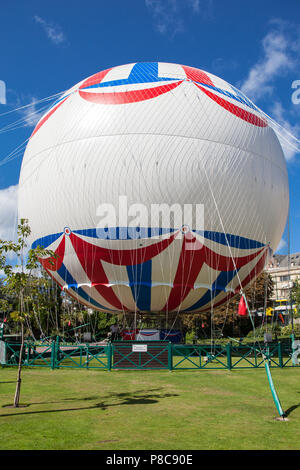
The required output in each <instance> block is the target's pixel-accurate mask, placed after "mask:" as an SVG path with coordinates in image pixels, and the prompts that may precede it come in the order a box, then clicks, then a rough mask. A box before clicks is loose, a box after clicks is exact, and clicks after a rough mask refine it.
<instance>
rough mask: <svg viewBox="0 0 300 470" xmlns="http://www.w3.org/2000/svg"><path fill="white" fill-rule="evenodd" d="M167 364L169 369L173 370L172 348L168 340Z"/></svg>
mask: <svg viewBox="0 0 300 470" xmlns="http://www.w3.org/2000/svg"><path fill="white" fill-rule="evenodd" d="M168 365H169V371H172V370H173V348H172V343H171V341H169V344H168Z"/></svg>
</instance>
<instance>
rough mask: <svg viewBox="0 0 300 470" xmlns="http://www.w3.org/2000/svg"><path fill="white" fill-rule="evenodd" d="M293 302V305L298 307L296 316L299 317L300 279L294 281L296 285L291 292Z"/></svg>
mask: <svg viewBox="0 0 300 470" xmlns="http://www.w3.org/2000/svg"><path fill="white" fill-rule="evenodd" d="M291 300H292V304H295V306H296V314H295V316H296V317H298V315H299V313H300V283H299V280H298V279H296V281H294V284H293V287H292V290H291Z"/></svg>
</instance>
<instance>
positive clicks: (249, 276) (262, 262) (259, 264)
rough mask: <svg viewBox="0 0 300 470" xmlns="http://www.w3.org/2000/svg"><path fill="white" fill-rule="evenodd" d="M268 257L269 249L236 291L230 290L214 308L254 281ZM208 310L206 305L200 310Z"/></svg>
mask: <svg viewBox="0 0 300 470" xmlns="http://www.w3.org/2000/svg"><path fill="white" fill-rule="evenodd" d="M266 257H267V250H266V251H265V253H264V254H263V255H262V257H261V258H260V259H259V261H258V262H257V264H256V265H255V266H254V268H253V269H252V270H251V271H250V273H249V274H248V276H246V277H245V279H244V280H243V281H242V282H241V285H239V286H238V287H237V288H236V289H235V292H230V293H229V294H228V295H226V297H225V298H224V299H222V300H220V301H219V302H217V303H215V304H214V308H216V307H219V306H220V305H222V304H224V303H225V302H227V301H228V300H230V299H231V298H232V297H234V296H235V295H236V294H238V293H239V292H240V290H241V287H245V286H246V285H247V284H249V282H251V281H252V279H254V278H255V277H257V276H258V275H259V274H260V273H261V271H262V270H263V269H264V266H265V260H266ZM209 308H210V307H209ZM206 310H208V307H204V308H203V309H201V310H199V312H205V311H206Z"/></svg>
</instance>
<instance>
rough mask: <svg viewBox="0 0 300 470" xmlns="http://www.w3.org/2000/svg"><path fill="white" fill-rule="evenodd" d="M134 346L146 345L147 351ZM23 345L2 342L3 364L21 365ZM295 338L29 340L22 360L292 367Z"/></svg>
mask: <svg viewBox="0 0 300 470" xmlns="http://www.w3.org/2000/svg"><path fill="white" fill-rule="evenodd" d="M134 345H144V346H145V347H144V349H143V348H142V350H140V349H139V347H137V346H134ZM19 354H20V344H18V343H8V342H5V341H0V364H1V365H2V366H17V365H18V363H19ZM292 354H293V349H292V345H291V342H285V343H281V342H278V343H270V344H263V343H262V344H261V345H257V344H248V345H247V344H245V345H244V344H239V343H238V344H235V343H232V342H228V343H227V344H226V345H217V344H213V345H198V344H195V345H187V344H172V343H168V342H160V343H159V344H158V343H155V342H148V343H147V346H146V343H140V342H126V344H125V342H124V343H123V342H122V341H119V342H114V343H107V344H78V345H76V344H65V343H60V342H59V339H57V340H56V341H53V342H51V343H49V344H45V343H40V344H34V343H32V342H25V345H24V350H23V355H22V364H23V365H24V366H27V367H49V368H51V369H59V368H82V369H105V370H114V369H167V370H180V369H185V370H188V369H193V370H197V369H200V370H204V369H227V370H233V369H245V368H260V367H261V368H263V367H264V359H265V358H266V359H267V360H268V364H269V367H270V368H274V367H286V366H288V367H289V366H293V363H292Z"/></svg>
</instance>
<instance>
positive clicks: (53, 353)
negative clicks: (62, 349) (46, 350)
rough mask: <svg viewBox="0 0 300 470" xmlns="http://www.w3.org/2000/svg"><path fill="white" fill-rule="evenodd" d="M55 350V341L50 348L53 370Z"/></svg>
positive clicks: (52, 367)
mask: <svg viewBox="0 0 300 470" xmlns="http://www.w3.org/2000/svg"><path fill="white" fill-rule="evenodd" d="M55 350H56V341H53V342H52V347H51V369H52V370H54V369H55Z"/></svg>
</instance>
